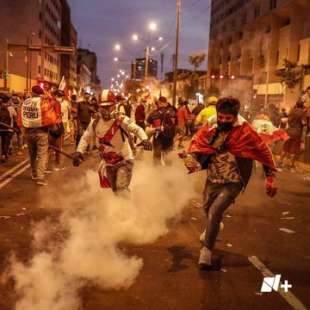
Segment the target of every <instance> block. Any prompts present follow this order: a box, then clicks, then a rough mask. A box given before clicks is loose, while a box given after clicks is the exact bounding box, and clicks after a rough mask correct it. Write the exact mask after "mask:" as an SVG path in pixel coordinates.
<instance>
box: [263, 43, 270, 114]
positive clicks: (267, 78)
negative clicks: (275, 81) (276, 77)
mask: <svg viewBox="0 0 310 310" xmlns="http://www.w3.org/2000/svg"><path fill="white" fill-rule="evenodd" d="M270 53H271V51H270V44H269V45H268V50H267V57H268V58H267V68H266V69H267V71H266V92H265V102H264V111H265V112H266V111H267V107H268V93H269V83H270Z"/></svg>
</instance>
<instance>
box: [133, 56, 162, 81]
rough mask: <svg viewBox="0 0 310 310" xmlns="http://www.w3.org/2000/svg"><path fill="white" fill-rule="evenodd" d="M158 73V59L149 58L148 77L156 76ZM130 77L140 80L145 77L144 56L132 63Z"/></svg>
mask: <svg viewBox="0 0 310 310" xmlns="http://www.w3.org/2000/svg"><path fill="white" fill-rule="evenodd" d="M157 75H158V61H157V60H155V59H153V58H151V57H150V58H149V64H148V77H154V78H157ZM131 76H132V79H136V80H142V79H144V78H145V58H137V59H135V61H134V63H133V64H132V68H131Z"/></svg>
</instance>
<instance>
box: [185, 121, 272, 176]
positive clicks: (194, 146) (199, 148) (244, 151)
mask: <svg viewBox="0 0 310 310" xmlns="http://www.w3.org/2000/svg"><path fill="white" fill-rule="evenodd" d="M215 133H216V129H215V128H211V127H210V126H208V125H206V126H204V127H202V128H201V129H200V130H199V131H198V133H197V134H196V135H195V137H194V138H193V140H192V141H191V143H190V145H189V148H188V152H189V153H200V154H205V155H211V154H213V153H215V151H216V149H215V148H214V147H212V146H211V145H210V141H211V140H212V138H213V136H214V135H215ZM225 145H226V147H227V151H228V152H230V153H231V154H233V155H234V156H236V157H240V158H247V159H252V160H256V161H258V162H260V163H261V164H263V165H265V166H267V167H269V168H270V169H272V170H274V171H276V167H275V163H274V160H273V156H272V153H271V151H270V149H269V148H268V146H267V144H266V143H265V142H264V141H263V140H262V139H261V137H260V136H259V135H258V134H257V133H256V131H255V130H254V129H253V128H252V127H251V126H250V125H249V124H248V123H246V122H244V123H243V124H242V125H238V126H236V127H234V128H233V129H232V131H231V132H230V133H229V135H228V137H227V139H226V142H225Z"/></svg>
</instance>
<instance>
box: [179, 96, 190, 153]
mask: <svg viewBox="0 0 310 310" xmlns="http://www.w3.org/2000/svg"><path fill="white" fill-rule="evenodd" d="M177 118H178V127H177V133H178V136H177V138H176V140H177V141H178V148H183V147H184V146H183V144H182V142H183V139H184V137H185V136H186V126H187V123H188V122H189V121H190V120H191V112H190V111H189V109H188V102H187V101H184V102H180V107H179V109H178V112H177Z"/></svg>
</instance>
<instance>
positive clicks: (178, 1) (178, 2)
mask: <svg viewBox="0 0 310 310" xmlns="http://www.w3.org/2000/svg"><path fill="white" fill-rule="evenodd" d="M180 21H181V0H176V42H175V57H174V64H173V65H174V68H173V71H174V72H173V98H172V102H173V106H176V99H177V78H178V60H179V40H180Z"/></svg>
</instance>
